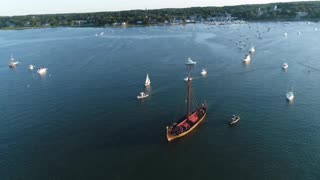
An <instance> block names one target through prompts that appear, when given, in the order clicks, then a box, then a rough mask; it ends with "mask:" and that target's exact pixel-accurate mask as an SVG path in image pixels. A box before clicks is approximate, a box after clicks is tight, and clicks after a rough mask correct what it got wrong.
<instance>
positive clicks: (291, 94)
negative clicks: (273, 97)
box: [286, 91, 294, 101]
mask: <svg viewBox="0 0 320 180" xmlns="http://www.w3.org/2000/svg"><path fill="white" fill-rule="evenodd" d="M286 98H287V100H288V101H292V100H293V99H294V94H293V91H289V92H287V94H286Z"/></svg>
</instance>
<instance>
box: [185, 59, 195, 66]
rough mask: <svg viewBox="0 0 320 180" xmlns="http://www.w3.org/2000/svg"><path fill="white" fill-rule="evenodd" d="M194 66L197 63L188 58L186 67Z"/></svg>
mask: <svg viewBox="0 0 320 180" xmlns="http://www.w3.org/2000/svg"><path fill="white" fill-rule="evenodd" d="M195 64H197V62H196V61H192V59H191V58H190V57H189V58H188V60H187V62H186V65H195Z"/></svg>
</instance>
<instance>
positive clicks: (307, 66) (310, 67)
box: [298, 61, 320, 72]
mask: <svg viewBox="0 0 320 180" xmlns="http://www.w3.org/2000/svg"><path fill="white" fill-rule="evenodd" d="M298 63H299V64H300V65H302V66H304V67H306V68H309V69H313V70H316V71H319V72H320V69H318V68H315V67H312V66H309V65H306V64H304V63H302V62H300V61H299V62H298Z"/></svg>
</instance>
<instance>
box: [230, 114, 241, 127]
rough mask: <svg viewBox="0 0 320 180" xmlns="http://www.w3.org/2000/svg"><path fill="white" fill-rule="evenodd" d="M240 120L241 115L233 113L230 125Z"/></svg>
mask: <svg viewBox="0 0 320 180" xmlns="http://www.w3.org/2000/svg"><path fill="white" fill-rule="evenodd" d="M239 120H240V116H237V115H235V114H234V115H232V118H231V121H230V122H229V124H230V125H232V124H235V123H237V122H238V121H239Z"/></svg>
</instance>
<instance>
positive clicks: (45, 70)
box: [37, 68, 48, 75]
mask: <svg viewBox="0 0 320 180" xmlns="http://www.w3.org/2000/svg"><path fill="white" fill-rule="evenodd" d="M47 71H48V68H39V69H38V70H37V73H39V74H40V75H42V74H46V73H47Z"/></svg>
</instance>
